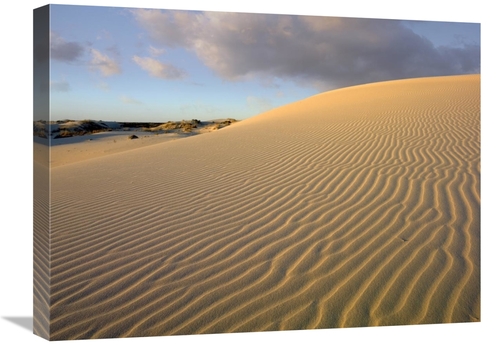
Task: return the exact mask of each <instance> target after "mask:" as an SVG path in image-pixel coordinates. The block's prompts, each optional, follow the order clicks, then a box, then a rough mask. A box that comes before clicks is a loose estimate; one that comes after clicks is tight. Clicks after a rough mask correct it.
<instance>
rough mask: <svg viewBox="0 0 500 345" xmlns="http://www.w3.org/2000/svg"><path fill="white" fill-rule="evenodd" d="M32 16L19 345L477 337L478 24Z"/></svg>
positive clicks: (93, 13) (116, 11)
mask: <svg viewBox="0 0 500 345" xmlns="http://www.w3.org/2000/svg"><path fill="white" fill-rule="evenodd" d="M33 15H34V26H33V27H34V32H33V37H34V42H33V53H34V55H33V64H34V76H33V78H34V90H33V92H34V115H33V116H34V118H33V141H34V142H33V152H34V162H33V167H34V191H33V193H34V208H33V209H34V231H33V244H34V245H33V248H34V253H33V260H34V261H33V265H34V270H33V271H34V272H33V273H34V281H33V283H34V287H33V298H34V333H35V334H37V335H39V336H41V337H43V338H46V339H50V340H70V339H89V338H118V337H147V336H169V335H196V334H214V333H234V332H264V331H280V330H312V329H326V328H329V329H331V328H345V327H372V326H392V325H421V324H444V323H470V322H479V321H480V320H481V311H480V172H481V169H480V24H479V23H458V22H429V21H408V20H389V19H368V18H341V17H322V16H303V15H302V16H301V15H278V14H269V13H267V14H264V13H262V14H259V13H229V12H210V11H183V10H169V9H144V8H119V7H94V6H73V5H71V6H70V5H47V6H44V7H41V8H37V9H35V10H34V12H33Z"/></svg>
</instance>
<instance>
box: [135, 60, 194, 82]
mask: <svg viewBox="0 0 500 345" xmlns="http://www.w3.org/2000/svg"><path fill="white" fill-rule="evenodd" d="M132 60H134V62H135V63H136V64H137V65H139V67H141V68H142V69H143V70H145V71H147V72H148V73H149V75H150V76H152V77H156V78H161V79H182V78H184V77H185V75H186V73H185V72H184V71H183V70H181V69H179V68H176V67H174V66H173V65H171V64H167V63H163V62H160V61H158V60H155V59H152V58H149V57H139V56H137V55H135V56H134V57H133V58H132Z"/></svg>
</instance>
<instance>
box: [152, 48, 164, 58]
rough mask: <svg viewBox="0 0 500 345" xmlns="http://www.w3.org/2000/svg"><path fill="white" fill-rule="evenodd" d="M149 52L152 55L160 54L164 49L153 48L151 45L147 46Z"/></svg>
mask: <svg viewBox="0 0 500 345" xmlns="http://www.w3.org/2000/svg"><path fill="white" fill-rule="evenodd" d="M149 53H150V54H151V55H153V56H160V55H163V54H164V53H165V49H161V48H155V47H153V46H149Z"/></svg>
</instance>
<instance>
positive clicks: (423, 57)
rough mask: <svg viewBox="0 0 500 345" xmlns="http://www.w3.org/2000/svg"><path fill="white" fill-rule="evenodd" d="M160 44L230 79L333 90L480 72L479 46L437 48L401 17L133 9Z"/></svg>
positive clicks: (139, 20)
mask: <svg viewBox="0 0 500 345" xmlns="http://www.w3.org/2000/svg"><path fill="white" fill-rule="evenodd" d="M133 13H134V16H135V18H136V20H137V21H138V22H139V23H140V24H141V25H142V26H143V27H144V28H146V29H147V31H148V33H149V34H150V35H151V37H152V38H153V39H155V40H156V41H157V42H158V43H159V44H163V45H165V46H168V47H179V46H181V47H184V48H186V49H188V50H191V51H193V52H194V53H195V54H196V55H197V56H198V57H199V58H200V59H201V61H203V63H204V64H205V65H207V66H208V67H210V68H211V69H213V70H214V71H215V72H217V73H218V74H219V75H220V76H221V77H223V78H225V79H228V80H236V79H241V78H252V77H258V78H264V79H267V80H272V78H281V79H283V80H294V81H296V82H299V83H306V84H309V85H313V86H315V87H316V88H318V89H332V88H336V87H344V86H350V85H356V84H363V83H368V82H374V81H382V80H391V79H403V78H411V77H421V76H437V75H453V74H468V73H478V72H479V45H472V44H471V45H463V46H461V47H456V46H454V47H451V46H450V47H447V46H440V47H435V46H434V45H433V44H432V43H431V42H430V41H429V40H427V39H426V38H424V37H422V36H420V35H417V34H415V33H414V32H413V31H412V30H411V29H410V28H408V27H407V26H405V25H403V23H402V22H401V21H396V20H380V19H355V18H334V17H311V16H286V15H266V14H238V13H222V12H189V11H161V10H134V11H133Z"/></svg>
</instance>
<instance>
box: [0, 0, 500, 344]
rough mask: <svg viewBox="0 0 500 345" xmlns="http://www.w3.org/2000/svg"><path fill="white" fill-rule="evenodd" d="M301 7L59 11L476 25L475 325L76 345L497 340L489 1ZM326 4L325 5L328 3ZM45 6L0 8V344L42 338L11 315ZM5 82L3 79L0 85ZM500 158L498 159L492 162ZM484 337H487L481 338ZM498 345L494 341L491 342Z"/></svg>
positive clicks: (25, 214) (257, 3) (214, 0)
mask: <svg viewBox="0 0 500 345" xmlns="http://www.w3.org/2000/svg"><path fill="white" fill-rule="evenodd" d="M344 2H345V3H343V4H339V2H338V1H331V2H327V1H324V0H305V1H300V2H298V1H297V2H291V1H271V0H266V1H263V0H248V1H246V2H239V1H232V2H230V1H225V0H224V1H221V0H211V1H205V2H204V1H202V0H197V1H190V0H182V1H152V0H142V1H137V0H129V1H125V0H123V1H122V0H117V1H106V0H101V1H64V2H58V3H59V4H70V5H100V6H119V7H146V8H147V7H149V8H166V9H187V10H213V11H234V12H260V13H286V14H311V15H328V16H344V17H365V18H387V19H389V18H391V19H416V20H436V21H459V22H475V23H481V81H482V89H481V94H482V104H481V111H482V119H481V121H482V123H481V126H482V139H481V147H482V152H481V187H482V190H481V199H482V200H481V253H482V257H481V290H482V294H481V322H480V323H465V324H447V325H421V326H398V327H371V328H351V329H333V330H316V331H291V332H266V333H245V334H224V335H206V336H205V335H203V336H173V337H153V338H129V339H107V340H82V341H79V342H78V343H79V344H85V343H88V342H89V341H91V344H106V343H110V344H111V343H114V344H116V343H118V344H139V343H140V344H163V343H169V344H174V345H175V344H198V343H200V342H203V343H208V344H233V343H242V344H255V343H256V342H257V343H261V344H268V343H285V342H286V343H291V344H303V343H307V342H311V341H318V342H328V343H339V344H341V343H348V344H360V343H365V342H368V343H371V344H438V343H441V344H471V343H475V344H491V343H496V342H498V339H499V338H500V337H499V336H498V334H497V332H495V331H496V330H497V328H498V327H500V325H499V323H500V317H499V312H500V305H499V299H498V294H499V287H500V286H499V284H498V282H497V279H496V277H497V276H498V272H499V271H500V270H499V268H498V267H497V264H498V263H500V260H499V255H498V252H499V251H500V246H499V242H498V240H499V236H498V231H499V230H500V226H499V225H498V223H499V222H498V220H499V217H498V213H499V212H500V208H499V207H497V205H499V204H500V203H499V201H498V195H499V194H498V193H499V188H498V176H499V174H498V173H499V170H498V165H497V163H496V159H495V158H496V157H500V154H499V153H498V151H500V144H499V140H498V139H497V138H498V136H499V135H500V133H499V134H497V133H496V132H497V131H498V128H499V127H498V120H497V116H498V108H499V107H498V105H497V104H498V103H497V102H499V98H500V92H499V90H500V88H499V87H498V85H497V81H498V80H499V78H500V77H499V72H498V66H497V61H498V60H499V58H498V48H497V46H496V45H498V44H499V43H500V40H498V38H497V36H496V35H495V33H498V32H500V28H499V24H498V21H497V18H496V17H495V16H494V15H495V14H497V15H498V12H497V11H495V10H494V8H493V5H494V3H495V2H493V1H490V0H488V1H486V0H478V1H461V0H460V1H457V0H454V1H449V0H419V1H415V2H413V1H389V0H378V1H373V0H362V1H359V0H349V1H344ZM327 3H332V4H328V5H326V4H327ZM46 4H47V3H46V2H42V1H33V0H30V1H14V0H11V1H10V2H9V3H8V5H3V6H2V9H1V11H0V16H1V20H0V25H1V30H0V34H1V38H2V39H1V41H0V43H1V52H2V54H1V64H0V69H1V74H0V76H1V77H2V79H1V82H2V84H1V89H2V91H1V96H0V100H1V104H2V105H3V107H2V112H1V115H0V116H1V119H2V120H3V122H2V130H1V132H0V133H1V134H0V144H1V148H0V150H1V156H0V157H1V159H2V161H1V163H0V173H1V179H0V180H1V187H2V189H1V194H0V197H1V199H0V200H1V204H0V212H1V213H0V216H1V218H0V231H1V240H0V255H1V272H0V289H1V293H0V343H2V344H14V343H16V344H17V343H19V344H41V343H44V342H45V340H43V339H41V338H39V337H37V336H35V335H33V334H32V331H31V330H28V329H27V328H26V326H24V327H23V326H22V325H19V323H16V322H12V321H10V320H9V318H16V317H22V318H25V319H26V318H29V317H32V308H33V307H32V301H33V293H32V279H33V278H32V277H33V274H32V266H33V264H32V219H33V217H32V176H33V174H32V133H31V125H32V114H33V110H32V104H33V103H32V19H33V9H34V8H37V7H40V6H43V5H46ZM5 76H7V77H6V78H5ZM497 159H498V158H497ZM487 339H488V340H487ZM495 339H496V340H495Z"/></svg>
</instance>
